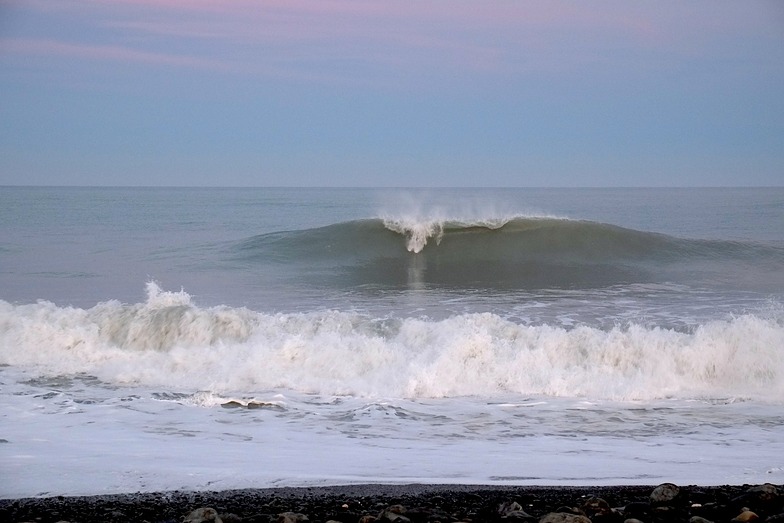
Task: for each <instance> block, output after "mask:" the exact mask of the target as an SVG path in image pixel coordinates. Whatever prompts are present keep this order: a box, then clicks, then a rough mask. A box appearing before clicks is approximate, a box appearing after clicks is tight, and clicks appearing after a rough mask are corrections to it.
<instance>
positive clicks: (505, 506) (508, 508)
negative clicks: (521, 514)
mask: <svg viewBox="0 0 784 523" xmlns="http://www.w3.org/2000/svg"><path fill="white" fill-rule="evenodd" d="M518 510H523V507H521V506H520V503H518V502H517V501H505V502H504V503H501V504H500V505H498V515H499V516H502V517H503V516H506V515H507V514H509V513H510V512H517V511H518Z"/></svg>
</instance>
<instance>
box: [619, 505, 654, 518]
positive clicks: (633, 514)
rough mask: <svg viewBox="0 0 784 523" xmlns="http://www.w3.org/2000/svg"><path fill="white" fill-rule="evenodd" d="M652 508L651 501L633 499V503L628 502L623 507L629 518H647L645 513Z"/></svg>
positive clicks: (624, 513)
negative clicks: (644, 501)
mask: <svg viewBox="0 0 784 523" xmlns="http://www.w3.org/2000/svg"><path fill="white" fill-rule="evenodd" d="M650 509H651V506H650V504H649V503H643V502H641V501H632V502H631V503H627V504H626V506H625V507H623V515H624V516H627V517H629V518H637V519H639V518H642V519H645V515H646V514H648V512H649V511H650Z"/></svg>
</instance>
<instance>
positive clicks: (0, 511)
mask: <svg viewBox="0 0 784 523" xmlns="http://www.w3.org/2000/svg"><path fill="white" fill-rule="evenodd" d="M782 493H784V486H782V485H773V484H770V483H766V484H761V485H725V486H708V487H702V486H695V485H689V486H679V485H675V484H672V483H664V484H661V485H658V486H650V485H648V486H613V487H598V486H592V487H528V486H527V487H515V486H481V485H375V484H374V485H350V486H334V487H313V488H280V489H246V490H231V491H221V492H185V491H174V492H160V493H136V494H118V495H104V496H86V497H63V496H60V497H47V498H28V499H4V500H0V521H4V522H41V523H50V522H51V523H64V522H68V523H93V522H95V523H98V522H103V523H111V522H131V521H133V522H148V523H202V522H204V523H301V522H305V521H307V522H312V523H319V522H329V521H332V522H342V523H374V522H378V523H435V522H443V523H453V522H492V521H523V522H538V523H592V522H618V523H639V522H642V523H653V522H689V523H705V522H714V523H719V522H749V521H757V522H760V523H763V522H774V521H784V494H782Z"/></svg>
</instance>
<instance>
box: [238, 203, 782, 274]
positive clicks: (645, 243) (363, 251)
mask: <svg viewBox="0 0 784 523" xmlns="http://www.w3.org/2000/svg"><path fill="white" fill-rule="evenodd" d="M232 255H233V257H234V259H235V260H238V261H241V262H243V263H247V264H249V265H251V266H253V265H254V264H263V263H275V264H279V265H286V266H289V267H290V268H292V269H293V270H297V271H298V274H297V276H298V277H305V278H307V277H308V276H309V275H312V276H313V277H314V278H313V281H321V282H325V283H328V282H329V281H333V282H334V283H338V284H342V285H352V284H353V285H363V284H379V285H391V286H405V285H407V284H410V283H411V282H412V280H414V281H416V282H417V283H418V284H434V285H449V286H476V285H479V286H497V287H518V288H540V287H593V286H605V285H612V284H621V283H636V282H652V281H664V280H667V281H675V280H678V279H686V278H693V277H694V276H695V275H696V276H699V275H700V274H702V275H707V276H714V275H717V276H719V277H720V278H726V277H727V276H728V274H729V273H731V272H732V270H733V267H735V268H737V267H738V266H739V265H743V268H744V270H746V271H749V270H751V271H752V272H753V271H754V270H755V269H758V270H760V271H762V272H763V273H764V274H763V275H761V276H760V278H761V279H763V280H764V278H767V277H774V278H775V276H776V274H780V273H781V272H784V271H783V269H784V249H782V248H780V247H775V246H770V245H762V244H756V243H751V242H736V241H720V240H699V239H683V238H676V237H672V236H668V235H665V234H659V233H653V232H645V231H637V230H633V229H628V228H623V227H619V226H616V225H611V224H604V223H597V222H591V221H581V220H569V219H560V218H547V217H542V218H538V217H511V218H504V219H489V220H407V219H367V220H357V221H351V222H345V223H339V224H333V225H329V226H326V227H321V228H315V229H307V230H301V231H287V232H277V233H271V234H265V235H259V236H254V237H251V238H248V239H247V240H244V241H242V242H239V243H238V244H236V245H234V246H233V249H232ZM311 271H312V274H311ZM752 276H753V275H752ZM730 279H731V278H730ZM311 283H312V282H311Z"/></svg>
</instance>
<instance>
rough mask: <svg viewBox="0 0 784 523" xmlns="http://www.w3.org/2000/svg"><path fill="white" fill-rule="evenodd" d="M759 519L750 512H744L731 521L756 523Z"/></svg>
mask: <svg viewBox="0 0 784 523" xmlns="http://www.w3.org/2000/svg"><path fill="white" fill-rule="evenodd" d="M758 519H759V516H758V515H757V514H755V513H754V512H752V511H750V510H744V511H743V512H741V513H740V514H738V515H737V516H735V517H734V518H732V521H737V522H738V523H747V522H749V521H756V520H758Z"/></svg>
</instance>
